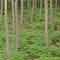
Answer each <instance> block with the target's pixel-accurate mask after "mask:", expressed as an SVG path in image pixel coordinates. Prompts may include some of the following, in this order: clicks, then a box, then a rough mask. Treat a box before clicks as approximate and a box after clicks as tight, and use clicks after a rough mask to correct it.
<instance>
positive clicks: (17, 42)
mask: <svg viewBox="0 0 60 60" xmlns="http://www.w3.org/2000/svg"><path fill="white" fill-rule="evenodd" d="M17 5H18V0H15V19H16V51H18V47H19V26H18V11H17V10H18V8H17Z"/></svg>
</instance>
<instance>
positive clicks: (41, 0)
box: [40, 0, 42, 17]
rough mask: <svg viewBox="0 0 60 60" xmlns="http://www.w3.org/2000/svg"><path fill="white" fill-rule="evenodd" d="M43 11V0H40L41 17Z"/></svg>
mask: <svg viewBox="0 0 60 60" xmlns="http://www.w3.org/2000/svg"><path fill="white" fill-rule="evenodd" d="M41 12H42V0H40V17H41V15H42V14H41Z"/></svg>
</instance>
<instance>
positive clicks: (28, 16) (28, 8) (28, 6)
mask: <svg viewBox="0 0 60 60" xmlns="http://www.w3.org/2000/svg"><path fill="white" fill-rule="evenodd" d="M29 3H30V0H28V4H27V20H29V6H30V5H29Z"/></svg>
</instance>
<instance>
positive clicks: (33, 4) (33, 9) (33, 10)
mask: <svg viewBox="0 0 60 60" xmlns="http://www.w3.org/2000/svg"><path fill="white" fill-rule="evenodd" d="M34 13H35V0H33V3H32V18H31V22H32V20H33V17H34Z"/></svg>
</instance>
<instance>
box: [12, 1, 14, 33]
mask: <svg viewBox="0 0 60 60" xmlns="http://www.w3.org/2000/svg"><path fill="white" fill-rule="evenodd" d="M12 24H13V25H12V26H13V33H15V2H14V0H12Z"/></svg>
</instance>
